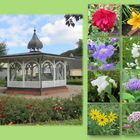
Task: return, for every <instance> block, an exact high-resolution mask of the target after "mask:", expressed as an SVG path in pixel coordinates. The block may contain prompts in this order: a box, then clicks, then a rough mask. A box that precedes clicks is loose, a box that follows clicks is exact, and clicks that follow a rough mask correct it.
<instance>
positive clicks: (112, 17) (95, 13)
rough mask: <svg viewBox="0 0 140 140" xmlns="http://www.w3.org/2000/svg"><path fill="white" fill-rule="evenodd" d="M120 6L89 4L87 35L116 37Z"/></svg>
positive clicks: (118, 28) (118, 26)
mask: <svg viewBox="0 0 140 140" xmlns="http://www.w3.org/2000/svg"><path fill="white" fill-rule="evenodd" d="M119 30H120V5H118V4H106V5H105V4H89V5H88V31H89V32H88V35H89V36H93V37H94V36H95V35H99V36H112V35H113V36H116V35H118V34H120V32H119Z"/></svg>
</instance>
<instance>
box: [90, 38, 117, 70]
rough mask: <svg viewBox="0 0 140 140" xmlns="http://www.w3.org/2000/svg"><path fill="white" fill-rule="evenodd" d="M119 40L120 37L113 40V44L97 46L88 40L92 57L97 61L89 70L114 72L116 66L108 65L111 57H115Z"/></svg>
mask: <svg viewBox="0 0 140 140" xmlns="http://www.w3.org/2000/svg"><path fill="white" fill-rule="evenodd" d="M118 40H119V38H118V37H115V38H112V40H111V42H110V43H109V44H108V45H106V44H103V43H101V44H99V45H96V43H95V42H93V41H92V40H90V39H89V40H88V50H89V54H90V57H91V58H92V59H93V60H94V61H96V62H94V64H93V65H91V64H90V65H89V67H88V68H89V70H93V69H96V67H97V68H98V69H99V70H113V68H114V64H113V63H108V62H107V61H108V59H111V57H112V56H113V55H114V53H115V51H116V48H115V47H114V44H115V43H116V42H117V41H118Z"/></svg>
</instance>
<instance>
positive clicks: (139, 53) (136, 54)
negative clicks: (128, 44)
mask: <svg viewBox="0 0 140 140" xmlns="http://www.w3.org/2000/svg"><path fill="white" fill-rule="evenodd" d="M131 54H132V57H133V58H134V62H127V63H126V64H127V66H128V68H125V69H132V68H134V67H135V68H136V69H140V64H139V60H138V59H139V58H140V45H139V44H135V43H133V44H132V50H131Z"/></svg>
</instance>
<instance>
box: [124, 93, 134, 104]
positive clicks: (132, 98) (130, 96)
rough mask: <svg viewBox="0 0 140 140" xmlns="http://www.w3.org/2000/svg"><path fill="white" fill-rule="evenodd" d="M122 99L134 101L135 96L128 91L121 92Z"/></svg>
mask: <svg viewBox="0 0 140 140" xmlns="http://www.w3.org/2000/svg"><path fill="white" fill-rule="evenodd" d="M122 99H123V100H127V101H128V102H135V97H134V96H133V95H131V94H129V93H123V94H122Z"/></svg>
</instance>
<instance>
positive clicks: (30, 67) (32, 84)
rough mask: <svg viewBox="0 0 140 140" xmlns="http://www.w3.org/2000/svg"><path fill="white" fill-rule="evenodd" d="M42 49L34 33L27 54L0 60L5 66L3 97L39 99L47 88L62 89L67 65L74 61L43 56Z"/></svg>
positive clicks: (64, 84)
mask: <svg viewBox="0 0 140 140" xmlns="http://www.w3.org/2000/svg"><path fill="white" fill-rule="evenodd" d="M42 47H43V44H42V42H41V41H40V40H39V39H38V37H37V35H36V30H34V34H33V37H32V39H31V40H30V42H29V43H28V49H30V51H29V52H27V53H20V54H13V55H6V56H1V57H0V62H2V63H7V93H16V92H17V93H23V94H24V93H25V94H26V93H27V94H28V93H29V94H30V93H31V94H32V93H33V94H35V95H38V94H39V95H41V94H42V93H43V92H45V91H47V89H50V88H62V87H63V88H64V87H66V67H67V61H68V60H70V59H73V60H74V59H75V58H73V57H62V56H60V55H55V54H48V53H43V52H41V51H39V50H40V49H41V48H42Z"/></svg>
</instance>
